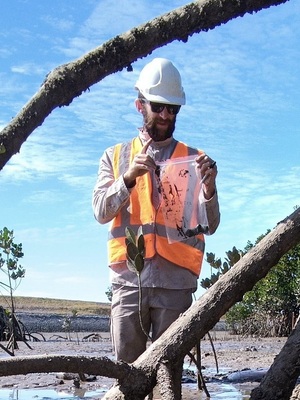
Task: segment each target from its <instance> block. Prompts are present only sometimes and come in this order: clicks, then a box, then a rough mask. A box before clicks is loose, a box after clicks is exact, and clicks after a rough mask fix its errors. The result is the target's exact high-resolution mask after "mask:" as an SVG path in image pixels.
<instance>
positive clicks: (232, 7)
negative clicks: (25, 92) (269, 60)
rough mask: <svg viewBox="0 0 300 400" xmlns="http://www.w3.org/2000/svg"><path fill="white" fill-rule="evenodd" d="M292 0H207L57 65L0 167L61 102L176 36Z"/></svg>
mask: <svg viewBox="0 0 300 400" xmlns="http://www.w3.org/2000/svg"><path fill="white" fill-rule="evenodd" d="M286 1H287V0H201V1H195V2H193V3H190V4H187V5H185V6H183V7H180V8H178V9H176V10H174V11H171V12H169V13H166V14H164V15H162V16H160V17H158V18H155V19H153V20H152V21H149V22H147V23H145V24H143V25H140V26H138V27H136V28H133V29H131V30H130V31H128V32H126V33H124V34H121V35H119V36H116V37H115V38H113V39H111V40H109V41H108V42H106V43H104V44H103V45H102V46H100V47H97V48H96V49H94V50H93V51H91V52H89V53H87V54H86V55H84V56H82V57H81V58H79V59H78V60H75V61H72V62H70V63H68V64H65V65H61V66H59V67H57V68H55V69H54V70H53V71H52V72H50V73H49V75H48V76H47V77H46V80H45V81H44V82H43V83H42V86H41V88H40V90H39V91H38V92H37V93H36V94H35V95H34V96H33V97H32V98H31V100H30V101H29V102H28V103H27V104H26V105H25V106H24V107H23V108H22V110H21V111H20V112H19V114H18V115H17V116H16V117H15V118H13V119H12V121H11V122H10V123H9V124H8V125H7V126H6V127H5V128H4V129H3V130H2V131H1V132H0V170H1V169H2V168H3V167H4V165H5V164H6V163H7V162H8V160H9V159H10V158H11V157H12V156H13V155H14V154H16V153H17V152H19V150H20V148H21V145H22V144H23V143H24V142H25V141H26V139H27V138H28V136H29V135H30V134H31V133H32V132H33V131H34V130H35V129H36V128H37V127H38V126H40V125H42V123H43V122H44V120H45V118H46V117H47V116H48V115H49V114H50V113H51V112H52V111H53V110H54V109H55V108H57V107H62V106H67V105H69V104H70V103H71V102H72V100H73V99H74V98H75V97H77V96H80V95H81V94H82V93H83V92H84V91H86V90H88V88H89V87H90V86H91V85H94V84H95V83H97V82H100V81H101V80H102V79H104V78H105V77H106V76H108V75H110V74H112V73H114V72H117V71H121V70H122V69H123V68H126V67H131V63H133V62H134V61H136V60H137V59H138V58H141V57H144V56H146V55H148V54H151V52H152V51H153V50H154V49H156V48H158V47H162V46H164V45H166V44H167V43H170V42H172V41H174V40H181V41H183V42H186V41H187V40H188V38H189V36H191V35H193V34H194V33H199V32H201V31H204V32H205V31H208V30H209V29H213V28H215V27H216V26H218V25H221V24H223V23H226V22H228V21H229V20H230V19H233V18H236V17H239V16H243V15H244V14H246V13H253V12H257V11H260V10H261V9H263V8H268V7H270V6H272V5H278V4H281V3H285V2H286Z"/></svg>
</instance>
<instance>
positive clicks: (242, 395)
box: [0, 383, 253, 400]
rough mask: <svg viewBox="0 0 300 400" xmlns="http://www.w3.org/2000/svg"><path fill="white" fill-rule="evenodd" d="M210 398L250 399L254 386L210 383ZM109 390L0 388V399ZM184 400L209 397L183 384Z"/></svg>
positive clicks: (58, 397) (49, 398) (72, 397)
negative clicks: (72, 390) (71, 390)
mask: <svg viewBox="0 0 300 400" xmlns="http://www.w3.org/2000/svg"><path fill="white" fill-rule="evenodd" d="M207 389H208V391H209V394H210V396H211V397H210V400H219V399H222V400H248V399H250V393H251V390H252V389H253V387H251V388H250V387H240V388H237V387H236V386H234V385H231V384H222V383H213V384H208V385H207ZM106 392H107V388H102V389H101V388H99V389H96V390H94V391H85V390H84V389H78V390H74V392H67V391H56V390H54V389H0V400H99V399H102V398H103V397H104V395H105V393H106ZM182 398H183V400H189V399H191V400H193V399H201V400H204V399H207V397H206V395H205V393H204V392H203V393H201V394H200V393H199V392H198V391H197V387H196V385H195V384H185V385H183V397H182Z"/></svg>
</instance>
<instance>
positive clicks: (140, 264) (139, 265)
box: [134, 253, 144, 274]
mask: <svg viewBox="0 0 300 400" xmlns="http://www.w3.org/2000/svg"><path fill="white" fill-rule="evenodd" d="M134 265H135V268H136V270H137V272H138V273H139V274H140V273H141V272H142V271H143V268H144V258H143V256H142V255H141V254H140V253H138V254H137V255H136V257H135V259H134Z"/></svg>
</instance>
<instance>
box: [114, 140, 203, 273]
mask: <svg viewBox="0 0 300 400" xmlns="http://www.w3.org/2000/svg"><path fill="white" fill-rule="evenodd" d="M141 150H142V143H141V141H140V139H139V138H138V137H136V138H134V139H133V140H132V142H130V143H125V144H118V145H116V146H115V148H114V155H113V170H114V176H115V179H117V178H118V177H119V176H120V175H121V174H123V173H124V172H125V171H126V170H127V168H128V165H129V163H130V162H131V161H132V160H133V158H134V156H135V155H136V154H137V153H139V152H140V151H141ZM192 154H195V155H197V154H199V152H198V151H197V150H196V149H192V148H190V147H188V146H187V145H185V144H184V143H182V142H177V144H176V147H175V149H174V151H173V154H172V156H171V158H177V157H185V156H187V155H192ZM151 194H152V182H151V178H150V174H149V173H147V174H145V175H143V176H140V177H138V178H137V179H136V185H135V186H134V188H133V189H132V191H131V194H130V199H129V201H128V204H125V205H124V206H123V207H122V209H121V210H120V212H119V214H118V215H117V216H116V217H115V218H114V219H113V221H112V223H111V227H110V231H109V237H108V260H109V263H110V264H115V263H118V262H122V261H125V260H126V245H125V228H126V226H130V227H131V228H132V229H133V231H134V232H137V230H138V228H139V227H140V226H142V229H143V235H144V238H145V249H146V254H145V259H150V258H152V257H154V255H155V254H156V253H157V254H159V255H160V256H161V257H163V258H165V259H166V260H168V261H170V262H172V263H174V264H176V265H178V266H180V267H182V268H186V269H188V270H190V271H191V272H193V273H194V274H195V275H197V276H199V275H200V271H201V265H202V261H203V253H204V246H205V243H204V236H203V234H199V235H197V236H194V237H191V238H187V239H184V240H183V241H176V242H174V243H171V244H170V243H169V242H168V238H167V235H166V227H165V222H164V217H163V213H162V211H161V207H159V208H158V210H156V209H155V208H154V206H153V204H152V202H151Z"/></svg>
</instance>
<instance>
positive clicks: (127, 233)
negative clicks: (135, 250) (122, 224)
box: [125, 226, 136, 244]
mask: <svg viewBox="0 0 300 400" xmlns="http://www.w3.org/2000/svg"><path fill="white" fill-rule="evenodd" d="M125 236H126V239H127V240H128V241H129V242H131V243H133V244H135V243H136V237H135V233H134V232H133V230H132V229H131V228H129V227H128V226H126V228H125Z"/></svg>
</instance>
